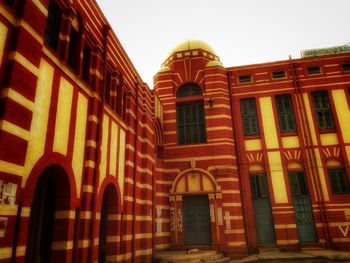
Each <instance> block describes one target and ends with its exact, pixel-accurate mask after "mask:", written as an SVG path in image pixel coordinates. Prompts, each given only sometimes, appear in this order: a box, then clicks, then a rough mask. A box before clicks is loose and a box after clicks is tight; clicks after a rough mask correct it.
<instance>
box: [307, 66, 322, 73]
mask: <svg viewBox="0 0 350 263" xmlns="http://www.w3.org/2000/svg"><path fill="white" fill-rule="evenodd" d="M320 73H321V68H320V67H308V68H307V74H309V75H312V74H320Z"/></svg>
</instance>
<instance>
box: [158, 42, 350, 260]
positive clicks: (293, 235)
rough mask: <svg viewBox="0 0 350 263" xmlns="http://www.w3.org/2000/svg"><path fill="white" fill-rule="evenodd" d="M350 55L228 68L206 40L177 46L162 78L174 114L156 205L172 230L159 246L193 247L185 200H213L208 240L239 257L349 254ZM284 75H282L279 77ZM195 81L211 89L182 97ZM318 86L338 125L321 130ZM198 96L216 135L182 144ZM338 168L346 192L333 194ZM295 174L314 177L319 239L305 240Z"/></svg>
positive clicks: (167, 111)
mask: <svg viewBox="0 0 350 263" xmlns="http://www.w3.org/2000/svg"><path fill="white" fill-rule="evenodd" d="M349 61H350V56H349V54H339V55H336V54H335V55H328V56H320V57H304V58H300V59H289V60H285V61H276V62H270V63H263V64H256V65H248V66H237V67H230V68H225V67H223V66H222V64H221V62H220V60H219V57H218V56H217V55H216V53H215V51H214V50H213V49H212V48H211V47H210V46H208V45H207V44H206V43H204V42H202V41H197V40H190V41H186V42H184V43H181V44H179V45H178V46H177V47H175V49H174V50H173V51H171V52H170V54H169V56H168V57H167V59H166V60H165V62H164V63H163V64H162V67H161V69H160V70H159V72H158V73H157V74H156V76H155V78H154V89H155V92H156V94H157V95H158V96H159V98H160V101H161V102H162V104H163V112H164V115H163V134H164V140H163V143H164V144H163V148H164V149H163V152H162V156H163V157H162V161H161V162H160V163H161V164H162V165H161V168H158V167H159V166H157V174H156V178H157V179H156V182H157V185H156V189H157V192H156V193H155V198H156V201H157V203H156V206H158V207H159V210H160V209H162V210H161V211H164V212H162V213H159V214H158V215H157V216H158V217H156V218H155V220H156V222H162V228H156V230H159V232H157V233H156V237H155V242H156V248H158V249H163V248H183V247H192V244H191V242H188V241H186V234H187V235H188V233H186V231H188V230H186V229H184V228H185V225H186V218H185V217H186V215H185V214H184V209H185V207H186V205H185V204H184V203H183V200H184V198H191V196H207V198H208V200H209V208H208V209H209V210H210V230H211V239H210V240H211V241H210V242H209V243H208V244H207V246H209V247H211V248H217V249H219V250H222V251H226V252H228V253H232V254H236V255H237V254H244V253H251V252H256V251H258V250H259V249H260V248H265V247H277V248H281V249H292V250H298V249H302V248H307V247H327V248H333V249H341V250H348V249H349V244H350V232H349V228H350V217H349V213H350V203H349V193H350V192H349V184H348V182H349V179H350V168H349V158H350V155H349V154H350V152H349V149H350V148H349V146H350V144H349V134H350V133H349V131H350V130H349V128H350V127H349V120H350V111H349V109H350V96H349V87H350V75H349V73H350V72H349V71H348V70H347V67H346V65H347V64H348V63H349ZM310 67H311V68H313V67H318V68H319V70H320V72H317V73H316V74H312V73H313V72H310V73H308V70H311V69H310ZM281 72H283V74H282V73H281ZM277 73H279V74H282V76H279V75H277V77H274V75H273V74H277ZM187 83H191V84H194V85H197V86H199V87H200V88H201V90H202V94H201V95H200V96H188V97H185V98H183V97H179V96H177V94H178V91H179V90H181V89H182V88H183V87H184V86H185V85H186V84H187ZM317 91H322V92H326V94H327V95H328V98H329V103H330V111H331V113H332V116H333V118H334V127H333V128H330V129H320V128H319V127H318V124H317V116H316V115H317V114H316V109H315V107H314V105H313V98H312V96H313V95H312V94H313V93H314V92H317ZM279 95H286V96H288V97H290V99H291V100H290V101H291V102H290V103H291V105H292V106H291V107H292V111H293V114H294V117H295V129H294V130H293V131H289V132H288V131H287V132H285V131H282V128H281V127H282V126H281V123H280V120H279V113H278V109H277V104H276V103H277V99H278V96H279ZM244 100H253V101H254V103H255V104H254V105H255V107H256V121H257V122H256V125H257V127H255V128H256V129H257V130H258V133H256V134H246V135H245V134H244V123H243V122H244V121H243V116H242V115H243V112H242V103H243V101H244ZM191 101H203V102H204V115H205V125H206V126H205V127H206V128H205V129H206V141H205V142H204V143H195V144H180V143H179V142H180V138H179V136H181V135H180V126H179V120H180V119H179V113H178V105H181V104H183V103H188V102H191ZM332 169H341V170H342V171H343V172H345V176H346V179H347V185H345V188H346V190H345V191H344V192H343V193H333V191H335V190H334V189H332V186H331V183H330V175H329V173H330V170H332ZM295 174H303V175H304V176H305V180H306V181H305V185H306V188H307V189H306V191H307V193H306V194H307V195H308V197H307V200H308V202H309V207H310V213H309V220H310V222H308V224H310V225H313V228H314V235H313V238H312V239H310V236H309V237H307V236H305V237H302V235H303V233H302V232H303V228H302V227H300V224H301V223H300V221H302V218H300V215H301V214H300V213H297V209H299V208H298V207H297V206H298V205H299V204H297V201H298V200H297V198H295V197H296V196H295V195H294V194H295V193H294V192H292V189H291V184H292V181H291V180H292V179H291V178H289V176H292V175H295ZM258 175H259V176H260V175H264V178H266V179H265V180H266V181H265V182H266V184H267V191H268V193H266V198H268V203H269V204H268V206H269V207H270V208H269V209H267V210H266V211H265V212H267V213H270V214H271V219H270V221H271V230H270V232H269V233H268V234H267V236H269V238H270V240H265V239H264V237H261V236H260V237H259V234H260V235H261V233H262V232H261V228H262V226H261V224H260V223H261V222H260V221H261V218H260V217H259V215H258V213H259V207H255V206H254V204H258V203H256V199H254V194H256V193H255V192H254V193H253V191H256V190H255V189H253V188H252V182H251V180H252V179H253V178H257V176H258ZM345 184H346V183H345ZM299 202H300V200H299ZM269 210H270V211H269ZM299 212H300V211H299ZM169 216H170V218H169ZM298 216H299V217H298ZM259 220H260V221H259ZM169 221H170V222H169ZM259 222H260V223H259ZM187 224H191V223H187ZM160 229H161V230H160ZM263 235H264V234H263V233H262V236H263ZM265 237H266V235H265ZM308 238H309V241H308V240H307V239H308ZM310 240H311V241H310ZM194 245H195V243H194Z"/></svg>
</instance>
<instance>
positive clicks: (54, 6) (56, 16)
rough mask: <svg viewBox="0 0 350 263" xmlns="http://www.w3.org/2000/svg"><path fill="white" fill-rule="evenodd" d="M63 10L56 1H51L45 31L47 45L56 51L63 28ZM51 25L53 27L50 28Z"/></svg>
mask: <svg viewBox="0 0 350 263" xmlns="http://www.w3.org/2000/svg"><path fill="white" fill-rule="evenodd" d="M62 22H63V11H62V9H61V7H60V6H59V5H58V3H56V1H50V3H49V6H48V15H47V18H46V25H45V31H44V41H45V43H46V45H47V46H48V47H49V48H50V49H52V50H53V51H55V52H58V48H59V42H60V33H61V30H62ZM49 26H51V27H52V28H49Z"/></svg>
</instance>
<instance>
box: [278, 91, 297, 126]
mask: <svg viewBox="0 0 350 263" xmlns="http://www.w3.org/2000/svg"><path fill="white" fill-rule="evenodd" d="M275 99H276V108H277V113H278V121H279V125H280V129H281V132H294V131H296V130H297V127H296V124H295V118H294V111H293V103H292V98H291V96H290V95H289V94H288V95H287V94H286V95H278V96H276V97H275Z"/></svg>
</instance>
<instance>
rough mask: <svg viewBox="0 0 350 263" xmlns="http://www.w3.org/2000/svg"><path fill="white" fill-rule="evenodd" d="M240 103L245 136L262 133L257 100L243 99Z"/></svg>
mask: <svg viewBox="0 0 350 263" xmlns="http://www.w3.org/2000/svg"><path fill="white" fill-rule="evenodd" d="M240 103H241V114H242V124H243V132H244V135H258V134H259V133H260V132H259V125H258V117H257V113H256V105H255V99H254V98H250V99H242V100H241V101H240Z"/></svg>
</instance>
